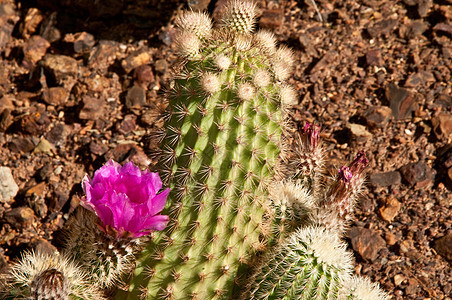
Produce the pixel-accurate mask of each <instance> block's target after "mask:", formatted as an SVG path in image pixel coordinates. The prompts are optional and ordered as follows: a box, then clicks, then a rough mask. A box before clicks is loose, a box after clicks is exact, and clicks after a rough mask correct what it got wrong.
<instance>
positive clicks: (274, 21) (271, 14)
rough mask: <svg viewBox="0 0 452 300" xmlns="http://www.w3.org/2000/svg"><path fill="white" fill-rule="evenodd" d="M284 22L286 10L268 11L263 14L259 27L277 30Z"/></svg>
mask: <svg viewBox="0 0 452 300" xmlns="http://www.w3.org/2000/svg"><path fill="white" fill-rule="evenodd" d="M283 22H284V10H283V9H279V8H276V9H267V10H265V11H264V12H263V13H262V16H261V18H260V20H259V27H260V28H266V29H271V30H273V29H276V28H279V27H281V25H282V24H283Z"/></svg>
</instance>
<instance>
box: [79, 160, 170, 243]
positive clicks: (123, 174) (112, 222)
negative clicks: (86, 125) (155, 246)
mask: <svg viewBox="0 0 452 300" xmlns="http://www.w3.org/2000/svg"><path fill="white" fill-rule="evenodd" d="M82 187H83V190H84V191H85V194H86V196H85V197H83V199H82V205H83V206H84V207H85V208H87V209H89V210H91V211H93V212H95V213H96V215H97V216H98V217H99V219H100V221H101V223H102V224H100V226H101V227H102V229H103V230H104V231H105V232H107V233H111V231H113V232H114V233H115V234H116V235H117V236H118V237H128V236H131V237H141V236H144V235H147V234H149V233H151V232H152V231H155V230H163V229H164V228H165V227H166V224H167V223H168V221H169V217H168V216H165V215H159V213H160V212H161V211H162V210H163V208H164V206H165V202H166V198H167V197H168V194H169V191H170V190H169V189H165V190H163V191H162V192H161V193H160V194H157V193H158V191H159V190H160V189H161V188H162V181H161V180H160V177H159V175H158V173H151V172H149V171H144V172H141V171H140V169H139V168H138V167H136V166H135V165H134V164H133V163H132V162H129V163H126V164H125V165H124V166H122V167H121V165H120V164H118V163H116V162H114V161H113V160H110V161H108V162H107V163H106V164H105V165H104V166H103V167H101V168H100V169H98V170H97V171H96V172H95V173H94V177H93V179H91V178H89V176H88V175H85V178H83V182H82Z"/></svg>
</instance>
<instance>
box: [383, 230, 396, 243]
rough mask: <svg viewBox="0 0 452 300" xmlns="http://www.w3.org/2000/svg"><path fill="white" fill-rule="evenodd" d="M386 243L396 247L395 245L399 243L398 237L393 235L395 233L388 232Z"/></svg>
mask: <svg viewBox="0 0 452 300" xmlns="http://www.w3.org/2000/svg"><path fill="white" fill-rule="evenodd" d="M385 241H386V243H387V244H388V245H389V246H393V245H395V244H396V243H397V241H398V238H397V236H396V235H395V234H393V233H391V232H389V231H387V232H386V233H385Z"/></svg>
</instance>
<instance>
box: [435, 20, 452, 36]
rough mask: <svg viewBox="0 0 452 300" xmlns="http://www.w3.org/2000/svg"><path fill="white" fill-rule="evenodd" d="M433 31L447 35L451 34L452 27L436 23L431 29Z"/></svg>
mask: <svg viewBox="0 0 452 300" xmlns="http://www.w3.org/2000/svg"><path fill="white" fill-rule="evenodd" d="M433 30H435V31H443V32H446V33H449V34H452V25H451V24H447V23H438V24H436V25H435V27H433Z"/></svg>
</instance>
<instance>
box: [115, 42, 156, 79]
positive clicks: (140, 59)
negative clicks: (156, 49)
mask: <svg viewBox="0 0 452 300" xmlns="http://www.w3.org/2000/svg"><path fill="white" fill-rule="evenodd" d="M151 58H152V57H151V54H150V53H149V49H148V48H147V47H145V48H143V49H140V50H138V51H135V52H132V53H131V54H129V55H128V56H127V57H126V58H125V59H123V60H122V62H121V66H122V68H123V69H124V71H125V72H126V73H129V72H130V71H132V70H133V69H135V68H137V67H139V66H141V65H147V64H148V63H149V62H150V61H151Z"/></svg>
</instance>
